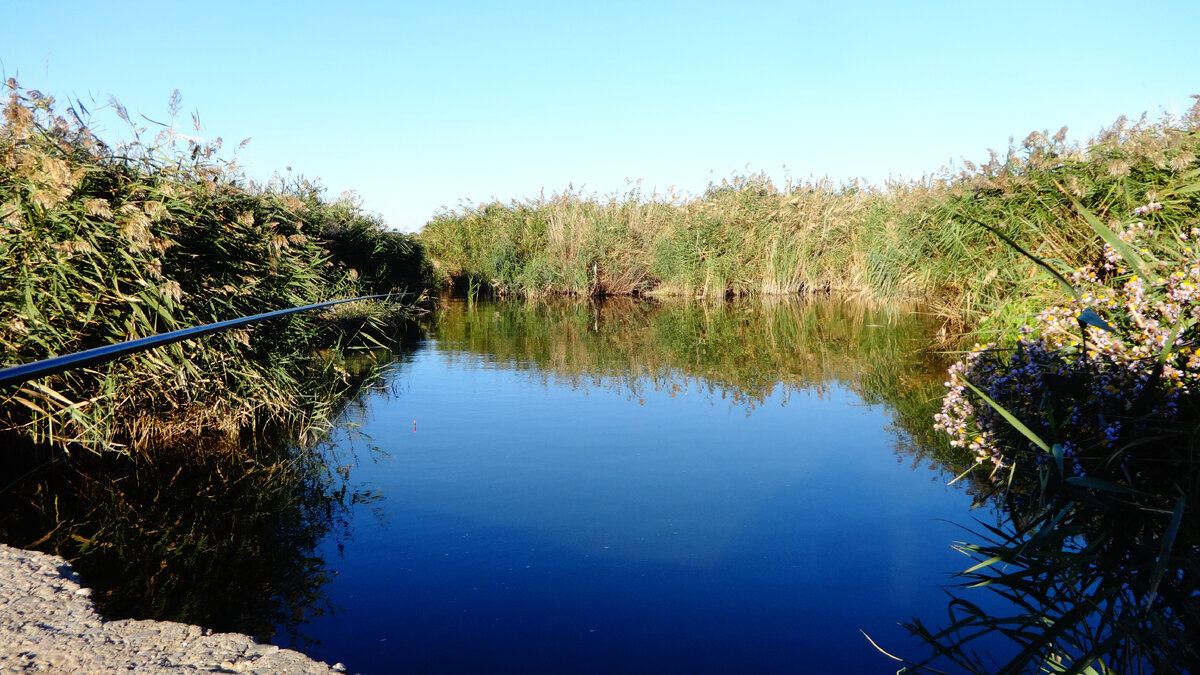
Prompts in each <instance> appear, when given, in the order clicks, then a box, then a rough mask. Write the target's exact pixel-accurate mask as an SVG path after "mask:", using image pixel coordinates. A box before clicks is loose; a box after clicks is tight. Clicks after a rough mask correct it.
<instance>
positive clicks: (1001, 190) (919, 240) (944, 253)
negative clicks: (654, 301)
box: [420, 108, 1200, 332]
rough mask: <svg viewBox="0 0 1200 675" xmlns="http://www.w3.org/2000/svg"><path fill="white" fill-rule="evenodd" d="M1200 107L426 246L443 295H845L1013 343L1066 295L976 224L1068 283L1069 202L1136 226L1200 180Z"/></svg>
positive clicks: (436, 236)
mask: <svg viewBox="0 0 1200 675" xmlns="http://www.w3.org/2000/svg"><path fill="white" fill-rule="evenodd" d="M1198 128H1200V108H1198V109H1193V110H1192V111H1190V112H1189V113H1188V115H1187V116H1185V117H1183V118H1171V117H1164V118H1161V119H1159V120H1153V121H1151V120H1147V119H1146V118H1145V117H1143V118H1142V119H1141V120H1139V121H1137V122H1129V121H1128V120H1125V119H1121V120H1118V121H1117V122H1116V123H1115V124H1114V125H1113V126H1112V127H1111V128H1109V129H1107V130H1105V131H1104V132H1102V133H1101V134H1099V135H1097V136H1096V137H1094V138H1092V139H1091V140H1090V141H1088V142H1087V143H1084V144H1080V143H1070V142H1068V141H1067V140H1066V130H1065V129H1063V130H1061V131H1060V132H1058V133H1057V134H1053V135H1051V134H1049V133H1048V132H1038V133H1033V134H1030V135H1029V136H1028V137H1027V138H1026V139H1025V140H1024V141H1023V142H1022V143H1020V144H1019V145H1018V144H1010V147H1009V148H1008V150H1007V152H1006V153H1004V154H998V153H992V154H991V157H990V159H989V160H988V161H987V162H984V163H982V164H979V165H976V164H974V163H971V162H966V163H965V164H964V167H963V168H960V169H958V170H950V169H943V170H941V171H940V172H938V173H936V174H932V175H929V176H926V177H924V178H922V179H920V180H916V181H912V182H907V183H892V184H888V185H885V186H882V187H873V186H868V185H862V184H858V183H847V184H840V185H835V184H832V183H830V182H828V181H812V182H801V183H793V184H789V185H787V186H785V187H782V188H781V187H777V186H776V185H774V184H773V183H772V182H771V181H770V180H769V179H768V178H767V177H766V176H763V175H758V174H752V175H735V176H733V177H732V178H730V179H726V180H723V181H722V182H721V183H720V184H712V185H710V186H709V188H708V190H707V191H706V192H705V193H704V194H703V195H701V196H698V197H682V196H679V195H676V194H674V193H671V194H666V195H660V194H649V195H647V194H644V193H643V192H642V191H641V189H640V187H638V186H636V185H635V186H633V187H632V188H631V189H630V190H629V191H628V192H627V193H625V194H622V195H613V196H610V197H601V196H599V195H595V194H590V195H589V194H584V193H582V192H580V191H575V190H570V189H568V190H567V191H565V192H562V193H557V194H553V195H551V196H549V197H546V196H545V195H542V196H539V197H537V198H533V199H527V200H523V201H513V202H510V203H508V204H502V203H498V202H497V203H490V204H482V205H466V206H464V207H462V208H459V209H457V210H451V211H447V212H445V213H442V214H439V215H438V216H436V217H435V218H434V219H433V220H432V221H431V222H429V223H428V224H427V225H426V226H425V228H424V229H423V230H422V231H421V233H420V239H421V241H422V242H423V243H424V244H425V245H426V246H427V248H428V252H429V255H430V256H431V257H432V258H433V259H434V260H435V261H436V265H437V267H438V269H439V272H440V274H441V276H442V280H443V282H444V283H449V282H450V281H451V280H453V279H456V278H458V279H466V278H471V279H474V280H476V281H482V282H484V283H486V284H488V285H489V286H490V288H491V290H492V291H493V292H495V293H498V294H520V295H544V294H551V293H566V294H576V295H620V294H635V295H636V294H670V295H692V296H706V297H724V296H738V295H746V294H791V293H803V292H814V291H838V292H843V293H851V294H856V295H857V296H859V297H861V298H865V299H870V300H879V301H889V302H894V301H901V302H913V301H917V302H924V303H927V304H928V305H929V306H930V307H931V309H932V310H933V311H934V312H936V313H937V314H939V315H940V316H942V317H943V319H944V320H945V321H946V322H947V324H948V326H947V329H948V330H957V329H962V328H965V327H970V328H972V329H974V330H976V331H980V330H982V331H1009V332H1011V331H1013V330H1015V329H1016V327H1017V326H1019V325H1020V324H1021V323H1023V322H1024V321H1025V320H1026V319H1027V318H1028V316H1029V315H1030V314H1031V313H1033V311H1034V308H1035V307H1037V306H1038V305H1039V302H1040V300H1039V298H1045V297H1047V293H1048V292H1050V293H1052V292H1053V291H1054V288H1055V287H1054V282H1053V280H1051V279H1049V278H1048V277H1047V276H1046V275H1044V274H1043V273H1042V272H1041V271H1040V270H1039V268H1038V267H1037V266H1036V265H1035V264H1033V263H1032V262H1031V261H1029V260H1028V259H1026V258H1024V257H1022V256H1021V255H1020V254H1019V253H1017V252H1016V251H1014V250H1013V249H1012V248H1010V247H1009V246H1007V245H1005V244H1004V243H1003V242H1002V241H1000V240H998V239H997V238H995V237H994V236H992V235H991V234H990V233H989V232H988V230H987V229H986V228H984V227H980V224H984V225H987V226H989V227H991V228H994V229H996V230H998V231H1000V232H1002V233H1004V234H1005V235H1006V236H1008V237H1010V238H1012V239H1013V240H1014V241H1018V242H1021V243H1022V245H1023V246H1025V247H1026V248H1027V249H1029V250H1031V251H1033V252H1035V253H1036V254H1037V255H1039V256H1041V257H1043V258H1047V259H1052V260H1056V261H1060V262H1062V263H1063V264H1064V265H1067V266H1069V267H1078V266H1080V265H1083V264H1086V263H1087V262H1089V261H1091V260H1092V259H1094V258H1095V257H1096V256H1097V255H1099V253H1100V252H1099V248H1098V247H1097V246H1096V244H1095V243H1094V241H1093V238H1092V237H1091V234H1090V230H1089V229H1088V227H1087V225H1086V223H1084V222H1083V221H1082V220H1081V219H1080V218H1079V217H1078V215H1077V214H1076V212H1075V209H1074V208H1073V207H1072V204H1071V200H1072V199H1075V200H1078V201H1080V202H1081V203H1082V204H1083V206H1085V207H1086V208H1088V209H1089V210H1091V211H1092V212H1094V213H1096V214H1098V215H1099V217H1101V218H1105V219H1108V218H1112V217H1115V216H1117V215H1119V214H1122V213H1126V212H1127V211H1128V209H1132V208H1133V207H1134V206H1136V205H1137V204H1141V203H1146V202H1147V201H1153V199H1148V198H1147V196H1148V195H1150V196H1151V197H1152V196H1153V194H1154V193H1155V192H1156V191H1160V190H1162V189H1163V188H1164V186H1166V185H1167V184H1169V183H1170V182H1171V181H1172V180H1174V179H1175V178H1176V177H1178V176H1180V175H1182V174H1185V173H1187V172H1188V171H1191V170H1193V169H1195V168H1196V167H1198V166H1200V164H1198V163H1197V154H1198V153H1200V138H1198V137H1197V136H1196V135H1195V134H1194V133H1193V132H1194V131H1196V130H1197V129H1198Z"/></svg>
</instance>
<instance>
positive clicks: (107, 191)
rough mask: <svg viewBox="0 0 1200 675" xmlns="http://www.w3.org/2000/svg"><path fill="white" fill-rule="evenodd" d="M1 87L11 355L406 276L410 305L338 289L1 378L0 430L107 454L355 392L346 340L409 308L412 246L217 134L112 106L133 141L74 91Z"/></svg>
mask: <svg viewBox="0 0 1200 675" xmlns="http://www.w3.org/2000/svg"><path fill="white" fill-rule="evenodd" d="M5 89H6V90H7V94H8V96H7V101H6V102H5V103H4V105H3V119H2V122H0V366H10V365H19V364H24V363H29V362H32V361H37V360H42V359H46V358H49V357H53V356H58V355H64V354H70V353H73V352H79V351H84V350H87V349H91V348H95V347H101V346H107V345H111V344H115V343H119V342H124V341H127V340H133V339H137V338H142V337H147V336H151V335H155V334H159V333H164V332H168V331H172V330H178V329H181V328H188V327H193V326H200V325H205V324H209V323H215V322H218V321H225V320H229V319H235V318H240V317H244V316H249V315H253V314H259V313H262V312H265V311H271V310H277V309H286V308H290V307H296V306H300V305H307V304H314V303H317V302H323V301H326V300H331V299H338V298H351V297H358V296H364V295H372V294H384V293H393V292H396V293H397V294H398V295H396V296H395V297H396V298H398V299H399V301H398V302H392V303H386V304H385V303H374V302H373V303H353V305H355V306H351V305H339V306H338V307H337V308H334V309H333V310H331V311H327V312H322V313H319V314H318V313H315V312H314V313H306V314H302V315H296V316H294V317H289V318H288V319H286V320H272V321H269V322H264V323H261V324H256V325H254V326H251V327H247V328H244V329H239V330H233V331H228V332H224V333H221V334H217V335H212V336H209V337H206V338H203V339H196V340H189V341H185V342H184V343H180V344H176V345H172V346H169V347H161V348H156V349H153V350H149V351H146V352H143V353H139V354H134V355H131V356H128V357H125V358H122V359H119V360H116V361H113V362H110V363H106V364H103V365H99V366H95V367H92V368H85V369H74V370H70V371H68V372H66V373H63V374H60V375H54V376H50V377H44V378H39V379H37V380H33V381H29V382H25V383H22V384H21V385H19V386H10V387H7V388H6V389H5V390H4V391H0V429H9V430H13V431H14V432H16V433H18V434H20V435H21V436H24V437H26V438H29V439H31V440H34V441H36V442H39V443H48V444H53V445H56V446H59V447H64V448H71V449H72V450H79V449H86V450H92V451H96V452H101V451H110V450H118V451H126V452H130V451H138V450H141V449H144V448H148V447H157V446H162V445H170V444H178V443H179V442H180V441H181V440H184V441H186V440H189V439H195V438H208V437H212V436H216V435H224V436H228V437H237V436H238V435H239V434H242V433H245V432H261V431H263V430H264V429H280V428H288V429H292V428H300V429H302V430H305V431H304V432H303V433H301V436H305V435H319V434H320V433H321V432H322V431H323V430H324V429H325V428H326V427H327V425H328V423H329V420H330V418H331V415H332V414H333V412H334V411H335V410H336V408H337V406H338V403H339V401H340V399H341V398H342V396H343V394H344V393H345V391H346V390H347V389H348V388H349V386H348V383H347V381H346V380H347V378H346V377H345V371H346V366H345V361H346V358H347V355H348V353H349V352H350V351H351V350H353V349H355V348H359V347H363V346H379V345H380V344H381V343H385V342H387V340H388V337H389V336H390V335H391V334H392V332H393V330H394V329H395V328H396V326H397V325H398V324H400V323H402V322H403V321H404V320H405V318H406V317H407V316H408V315H411V314H412V306H413V301H414V299H415V298H416V297H417V294H418V293H420V292H421V291H422V290H423V287H424V282H423V281H422V280H423V278H424V269H425V267H424V266H423V261H424V260H425V257H424V254H423V252H422V250H421V248H420V245H419V244H418V243H417V242H416V241H415V240H414V239H413V238H412V237H411V236H409V235H405V234H402V233H399V232H392V231H389V230H387V229H386V227H385V225H384V224H383V223H382V221H381V220H380V219H379V218H378V217H376V216H372V215H370V214H367V213H365V212H364V211H363V210H362V208H361V207H360V205H359V204H358V203H357V202H356V201H354V200H353V198H350V197H343V198H340V199H336V200H330V199H326V197H325V194H324V191H323V189H322V188H321V187H320V186H319V185H316V184H314V183H312V182H309V181H306V180H304V179H302V178H286V179H285V178H280V177H276V179H274V180H272V181H271V182H269V183H267V184H265V185H263V184H256V183H254V182H252V181H250V180H249V179H247V178H246V177H245V176H244V175H243V174H242V173H241V171H240V169H238V167H237V164H236V162H235V161H232V160H229V159H225V158H222V157H221V156H220V155H219V154H218V150H219V149H220V147H221V139H214V140H211V141H208V142H205V141H199V140H195V139H193V138H192V137H189V136H182V135H180V134H179V133H178V132H177V131H176V127H175V126H168V125H166V124H163V125H156V124H150V125H148V126H138V125H137V124H135V123H134V122H133V121H132V119H133V118H131V117H130V115H129V114H128V113H127V112H126V111H125V110H124V109H123V108H121V107H120V105H119V104H117V103H113V104H112V105H113V106H114V107H115V108H116V110H117V113H118V115H119V116H120V117H121V118H122V119H124V120H125V121H126V122H127V123H129V130H128V132H127V137H128V138H130V139H131V140H126V141H123V142H119V143H117V142H111V141H105V140H102V139H100V138H99V137H97V136H96V135H95V134H94V133H93V131H92V129H91V128H90V126H89V123H88V119H89V118H88V114H87V111H86V110H84V109H82V108H81V106H79V105H78V104H77V102H75V103H74V104H71V103H72V102H71V101H69V100H68V104H69V105H67V106H62V105H59V104H56V103H55V101H54V100H53V99H52V98H51V97H48V96H45V95H43V94H41V93H39V92H35V91H25V90H22V89H20V88H19V87H18V86H17V85H16V83H15V82H13V81H11V80H10V81H9V82H8V83H7V84H6V85H5ZM64 107H65V108H66V110H65V111H64V110H63V108H64ZM177 112H178V101H177V100H175V101H173V103H172V113H173V115H174V113H177ZM403 291H408V292H409V293H410V294H409V295H407V296H405V295H404V294H403ZM309 432H311V434H310V433H309Z"/></svg>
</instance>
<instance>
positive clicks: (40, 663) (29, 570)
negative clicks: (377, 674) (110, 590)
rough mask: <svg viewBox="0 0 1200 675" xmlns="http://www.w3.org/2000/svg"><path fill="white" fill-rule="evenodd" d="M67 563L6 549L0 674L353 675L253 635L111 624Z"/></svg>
mask: <svg viewBox="0 0 1200 675" xmlns="http://www.w3.org/2000/svg"><path fill="white" fill-rule="evenodd" d="M90 596H91V589H88V588H84V587H83V586H82V585H81V584H80V580H79V575H77V574H76V573H75V571H74V570H72V569H71V566H70V565H69V564H68V563H67V562H66V561H65V560H63V559H62V558H59V557H57V556H51V555H47V554H44V553H38V552H36V551H23V550H20V549H15V548H11V547H9V546H5V545H4V544H0V672H21V673H105V672H115V671H134V672H138V673H171V674H178V673H184V672H228V673H263V674H266V673H279V674H281V675H331V674H334V673H344V672H346V667H345V666H344V665H342V664H340V663H339V664H336V665H335V666H329V665H328V664H326V663H323V662H320V661H314V660H312V659H310V658H308V657H307V656H305V655H303V654H301V653H299V652H296V651H293V650H290V649H280V648H279V647H277V646H275V645H262V644H259V643H257V642H255V641H254V639H253V638H251V637H250V636H248V635H242V634H239V633H211V632H209V631H207V630H205V629H203V628H200V627H199V626H190V625H187V624H181V623H175V622H171V621H136V620H132V619H124V620H121V621H104V620H103V619H102V618H101V617H100V615H99V614H97V613H96V608H95V605H94V604H93V603H92V600H91V597H90Z"/></svg>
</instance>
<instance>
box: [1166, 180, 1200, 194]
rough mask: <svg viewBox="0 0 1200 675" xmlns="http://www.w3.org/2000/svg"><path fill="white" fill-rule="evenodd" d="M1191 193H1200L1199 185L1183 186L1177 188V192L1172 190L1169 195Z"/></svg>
mask: <svg viewBox="0 0 1200 675" xmlns="http://www.w3.org/2000/svg"><path fill="white" fill-rule="evenodd" d="M1193 192H1200V183H1192V184H1191V185H1185V186H1183V187H1181V188H1179V189H1178V190H1173V191H1172V192H1171V194H1177V195H1188V194H1191V193H1193Z"/></svg>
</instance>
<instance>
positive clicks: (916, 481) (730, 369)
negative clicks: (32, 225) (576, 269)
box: [0, 300, 986, 674]
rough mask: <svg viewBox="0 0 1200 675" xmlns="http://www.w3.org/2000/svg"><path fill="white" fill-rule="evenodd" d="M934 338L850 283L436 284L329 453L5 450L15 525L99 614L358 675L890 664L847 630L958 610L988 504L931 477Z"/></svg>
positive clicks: (7, 499) (5, 510)
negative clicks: (827, 292) (732, 293)
mask: <svg viewBox="0 0 1200 675" xmlns="http://www.w3.org/2000/svg"><path fill="white" fill-rule="evenodd" d="M931 330H932V327H931V326H930V325H928V324H927V323H924V322H922V321H921V320H920V317H918V316H915V315H913V314H911V313H905V312H900V311H884V310H871V309H867V308H864V307H860V306H856V305H853V304H847V303H842V302H837V301H824V302H811V303H804V302H799V301H794V300H793V301H772V300H765V301H758V300H754V301H739V302H733V303H707V304H706V303H697V302H670V303H667V302H664V303H644V302H637V301H631V300H625V301H610V302H606V303H599V304H597V303H592V302H586V301H556V302H540V303H529V304H526V303H519V302H503V303H496V302H488V303H484V302H481V303H473V304H470V305H467V304H466V303H462V302H452V303H450V304H448V305H447V306H446V307H445V308H444V309H443V310H442V311H439V312H437V313H434V314H432V315H430V316H429V317H428V318H427V320H426V321H425V325H424V326H423V331H422V334H423V335H424V336H425V337H424V339H422V340H420V341H418V342H416V343H414V344H412V345H411V346H409V347H406V349H405V350H404V351H403V352H401V353H399V354H397V355H396V357H395V360H394V362H393V363H392V364H391V365H390V366H389V367H388V368H387V370H386V372H385V374H384V375H383V377H382V378H381V379H380V380H379V381H378V382H377V386H375V387H374V388H373V389H371V390H369V391H368V392H367V393H365V394H363V395H362V396H361V397H360V398H359V399H358V400H357V401H356V402H355V404H354V405H352V406H351V407H350V408H349V409H348V410H347V412H346V414H345V415H344V416H343V419H342V420H341V425H340V427H339V429H338V430H337V431H336V432H335V433H334V435H333V436H332V438H331V439H329V441H328V442H327V443H325V444H324V445H322V446H321V447H320V448H318V452H316V453H313V452H309V451H301V450H296V449H294V448H292V447H290V446H288V445H286V444H283V445H279V444H272V443H266V442H261V441H260V442H257V443H255V444H254V446H253V447H247V448H241V449H237V450H232V449H228V448H216V449H205V450H197V449H196V448H194V447H189V448H179V449H177V451H156V453H155V454H154V455H153V456H152V457H151V458H149V459H145V458H142V459H139V458H134V459H132V460H130V459H121V458H113V457H106V458H100V459H95V458H89V457H87V456H86V455H72V456H71V458H70V460H69V461H64V460H63V459H62V458H59V460H57V461H48V460H47V458H46V455H45V453H44V452H43V451H37V450H33V451H29V452H26V451H23V450H21V451H18V450H19V448H15V447H10V448H7V450H8V452H9V456H10V458H11V461H10V463H9V464H10V468H11V469H12V471H11V472H10V476H11V477H13V478H11V480H12V481H15V482H13V483H12V485H10V486H9V487H8V491H7V492H2V493H0V538H2V539H3V541H5V542H6V543H9V544H12V545H17V546H24V547H32V546H36V547H39V548H41V549H42V550H48V551H51V552H58V553H60V554H63V555H66V556H68V557H69V558H71V559H72V560H73V562H74V564H75V566H76V568H77V569H78V570H79V571H80V572H81V574H82V575H83V577H84V579H85V581H86V582H87V583H88V584H89V585H91V586H92V587H93V588H95V589H96V593H95V594H94V598H95V599H96V601H97V604H98V606H99V607H100V609H101V610H102V612H104V614H105V616H106V617H108V618H110V619H115V618H123V617H136V618H157V619H171V620H177V621H186V622H190V623H199V624H201V625H204V626H206V627H209V628H212V629H214V630H220V631H230V630H233V631H240V632H248V633H251V634H254V635H257V636H259V637H260V638H262V639H271V640H272V641H273V642H275V643H277V644H281V645H288V646H294V647H296V648H298V649H301V650H303V651H305V652H307V653H309V654H311V655H313V656H315V657H317V658H319V659H322V660H326V661H328V662H330V663H334V662H339V661H340V662H343V663H345V664H346V665H347V666H348V667H349V669H350V670H351V671H353V672H365V673H375V674H378V673H477V672H521V673H560V672H571V673H612V672H621V673H658V672H689V673H729V672H739V673H740V672H758V673H776V672H787V673H791V672H880V673H884V672H886V673H892V672H895V671H896V669H897V667H898V666H899V664H896V663H895V662H894V661H892V660H890V659H888V658H887V657H886V656H884V655H882V654H880V653H879V652H878V651H876V650H875V649H874V648H873V647H872V646H871V645H870V643H868V641H867V640H866V638H865V637H864V636H863V632H865V633H866V634H869V635H870V636H871V638H873V639H874V640H875V641H876V642H878V643H879V644H880V645H881V646H882V647H884V648H885V649H887V650H888V651H891V652H893V653H897V654H900V655H902V656H906V657H909V658H914V659H920V658H923V657H924V656H926V655H927V651H926V649H925V648H923V647H921V646H920V645H919V644H918V643H917V642H916V640H915V639H913V638H912V637H910V636H909V635H908V633H907V631H905V630H904V629H903V628H901V627H900V626H899V625H898V623H899V622H902V621H907V620H909V619H910V618H912V617H920V618H921V619H922V620H923V621H925V622H926V623H928V624H930V625H933V626H937V625H940V624H942V623H944V622H945V619H944V617H945V616H946V614H945V612H946V602H947V600H948V598H947V596H946V595H945V594H944V593H943V591H942V590H941V588H940V586H941V585H945V584H949V583H951V582H952V579H951V576H950V575H951V573H953V572H955V571H958V570H961V569H962V568H963V567H965V566H967V565H968V564H970V563H969V561H968V559H967V558H964V557H963V556H962V555H960V554H958V553H956V552H955V551H953V550H952V549H951V547H950V545H951V543H952V542H953V541H955V540H960V539H970V538H971V535H969V534H966V533H964V532H963V531H962V529H961V528H959V527H958V526H957V525H956V523H957V524H967V525H970V524H971V523H972V518H973V517H975V516H979V515H980V514H981V513H986V511H975V512H971V511H970V507H971V505H972V502H973V499H974V497H973V495H972V492H973V491H974V487H973V486H972V484H971V483H970V482H969V481H967V480H964V481H961V482H959V483H956V484H955V485H954V486H947V485H946V483H947V482H948V481H949V480H950V479H951V478H953V477H954V476H955V475H957V474H958V473H960V472H961V471H962V470H963V469H964V468H965V466H966V465H965V464H964V461H967V462H969V458H963V457H961V456H960V455H956V454H954V453H952V452H949V450H948V449H947V448H946V447H945V446H944V444H942V445H939V444H938V440H939V439H938V438H937V437H936V435H934V434H933V432H932V429H931V417H932V414H933V412H934V411H935V410H936V407H937V401H938V397H939V395H940V394H941V392H942V391H943V390H944V389H943V387H942V381H943V380H944V379H945V376H944V368H945V366H946V364H945V363H942V362H937V361H931V360H929V358H927V357H926V356H923V355H922V348H924V347H926V346H928V344H929V343H930V340H931V333H930V331H931ZM0 440H4V439H3V437H0ZM5 442H9V443H11V442H10V441H5ZM973 514H974V515H973ZM980 517H982V516H980ZM975 600H976V601H979V600H980V599H979V598H975Z"/></svg>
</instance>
